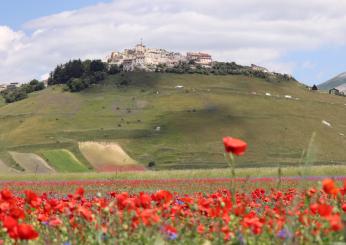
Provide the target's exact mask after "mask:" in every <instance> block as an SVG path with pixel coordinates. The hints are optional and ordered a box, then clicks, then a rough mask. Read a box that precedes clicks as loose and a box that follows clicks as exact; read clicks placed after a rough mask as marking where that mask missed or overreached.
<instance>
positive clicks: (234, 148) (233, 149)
mask: <svg viewBox="0 0 346 245" xmlns="http://www.w3.org/2000/svg"><path fill="white" fill-rule="evenodd" d="M223 144H224V145H225V151H226V152H227V153H233V154H235V155H237V156H240V155H243V154H244V152H245V150H246V148H247V144H246V142H245V141H243V140H240V139H236V138H232V137H224V138H223Z"/></svg>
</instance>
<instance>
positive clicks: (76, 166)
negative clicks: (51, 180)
mask: <svg viewBox="0 0 346 245" xmlns="http://www.w3.org/2000/svg"><path fill="white" fill-rule="evenodd" d="M42 155H43V157H44V158H45V160H46V161H47V162H48V163H49V165H50V166H52V167H53V168H54V169H55V170H56V171H57V172H60V173H74V172H88V171H89V169H88V168H87V167H86V166H84V165H83V164H82V163H81V162H80V161H79V160H78V159H77V158H76V157H75V156H74V155H73V154H72V153H71V152H70V151H68V150H66V149H59V150H47V151H43V152H42Z"/></svg>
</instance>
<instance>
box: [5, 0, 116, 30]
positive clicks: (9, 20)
mask: <svg viewBox="0 0 346 245" xmlns="http://www.w3.org/2000/svg"><path fill="white" fill-rule="evenodd" d="M99 2H101V1H100V0H4V1H1V8H0V25H8V26H10V27H11V28H13V29H15V30H18V29H20V28H21V27H22V25H23V23H25V22H27V21H30V20H32V19H36V18H39V17H42V16H46V15H51V14H56V13H59V12H62V11H68V10H73V9H78V8H81V7H85V6H88V5H93V4H97V3H99ZM102 2H110V1H107V0H104V1H102Z"/></svg>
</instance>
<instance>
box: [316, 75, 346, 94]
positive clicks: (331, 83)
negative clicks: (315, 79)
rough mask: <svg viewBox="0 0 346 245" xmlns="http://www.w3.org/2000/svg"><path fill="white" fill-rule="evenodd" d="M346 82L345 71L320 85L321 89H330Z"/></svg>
mask: <svg viewBox="0 0 346 245" xmlns="http://www.w3.org/2000/svg"><path fill="white" fill-rule="evenodd" d="M343 84H346V72H343V73H341V74H339V75H337V76H336V77H333V78H332V79H330V80H328V81H326V82H324V83H321V84H320V85H318V88H319V89H322V90H329V89H332V88H336V87H338V86H340V85H343Z"/></svg>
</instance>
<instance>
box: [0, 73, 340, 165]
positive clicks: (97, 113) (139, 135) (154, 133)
mask: <svg viewBox="0 0 346 245" xmlns="http://www.w3.org/2000/svg"><path fill="white" fill-rule="evenodd" d="M122 81H126V84H128V85H127V86H120V85H119V84H123V83H122ZM177 85H180V86H183V88H176V86H177ZM266 93H270V96H269V94H267V95H265V94H266ZM285 95H288V96H286V97H285ZM345 104H346V101H345V98H343V97H339V96H330V95H327V94H320V93H315V92H311V91H308V90H307V89H306V88H305V86H303V85H301V84H299V83H297V82H294V81H276V82H268V81H266V80H264V79H260V78H253V77H249V76H241V75H227V76H221V75H220V76H216V75H209V76H208V75H196V74H194V75H192V74H191V75H188V74H184V75H178V74H164V73H162V74H161V73H125V75H124V74H123V75H121V74H118V75H112V76H109V77H108V78H107V80H106V81H105V82H104V83H103V84H102V85H94V86H93V87H91V88H89V89H86V90H83V91H82V92H80V93H70V92H64V91H63V88H62V86H59V85H55V86H52V87H49V88H48V89H45V90H43V91H40V92H34V93H33V94H31V95H30V96H29V98H28V99H25V100H22V101H19V102H15V103H13V104H8V105H3V106H1V107H0V133H1V138H0V159H1V160H2V161H4V162H6V163H7V164H8V165H12V164H15V163H14V162H13V159H12V158H11V157H10V156H9V154H8V151H16V152H30V153H36V154H39V155H40V154H41V153H42V152H47V151H49V150H59V149H66V150H69V151H70V152H72V153H73V154H74V155H75V156H76V157H77V159H78V160H79V161H80V162H81V163H82V164H84V165H86V166H87V167H89V168H91V167H90V166H91V165H90V164H89V163H88V162H87V160H86V159H85V158H84V157H83V155H82V154H81V152H80V151H79V149H78V142H84V141H102V142H107V141H112V142H117V143H119V144H120V145H121V146H122V147H123V148H124V149H125V151H126V152H127V153H129V155H130V156H131V157H132V158H133V159H135V160H136V161H137V162H139V163H142V164H144V165H147V164H148V162H150V161H154V162H155V164H156V167H157V168H158V169H169V168H216V167H223V166H226V165H225V162H224V157H223V145H222V137H223V136H227V135H228V136H234V137H239V138H242V139H244V140H246V141H247V142H248V144H249V148H248V151H247V153H246V154H245V155H244V156H242V157H240V158H238V159H237V164H238V166H244V167H249V166H255V167H257V166H258V167H259V166H275V167H276V166H278V164H282V165H295V164H298V163H299V162H300V161H301V156H302V152H303V150H304V149H305V150H306V148H307V145H308V143H309V141H310V138H311V136H312V134H313V132H316V137H315V139H314V142H313V144H312V148H311V149H310V150H311V151H310V153H311V154H312V158H313V159H311V160H313V161H314V162H315V163H316V164H331V163H333V164H335V163H346V151H345V149H346V136H344V135H343V134H345V135H346V124H345V121H346V113H345V112H346V105H345ZM323 120H325V121H327V122H329V123H330V124H331V125H332V126H331V127H328V126H326V125H324V124H323V123H322V121H323ZM17 168H18V166H17ZM55 168H56V167H55ZM56 169H57V168H56Z"/></svg>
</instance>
